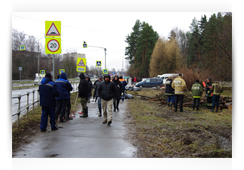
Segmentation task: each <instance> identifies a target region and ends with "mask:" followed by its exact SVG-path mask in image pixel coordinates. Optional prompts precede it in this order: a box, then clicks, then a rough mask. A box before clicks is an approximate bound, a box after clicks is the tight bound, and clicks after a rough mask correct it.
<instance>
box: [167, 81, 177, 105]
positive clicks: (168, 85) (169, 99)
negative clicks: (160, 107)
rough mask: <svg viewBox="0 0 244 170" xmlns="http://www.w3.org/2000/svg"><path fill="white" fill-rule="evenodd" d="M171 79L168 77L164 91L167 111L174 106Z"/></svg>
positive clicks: (173, 90)
mask: <svg viewBox="0 0 244 170" xmlns="http://www.w3.org/2000/svg"><path fill="white" fill-rule="evenodd" d="M172 81H173V80H172V77H169V78H168V79H167V81H166V83H165V84H166V89H165V96H168V100H167V104H168V109H172V106H174V102H175V94H174V92H175V89H173V88H172V86H171V85H172Z"/></svg>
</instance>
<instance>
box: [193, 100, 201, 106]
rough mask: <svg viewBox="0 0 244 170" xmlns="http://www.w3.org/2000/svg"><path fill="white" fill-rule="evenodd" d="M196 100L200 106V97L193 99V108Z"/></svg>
mask: <svg viewBox="0 0 244 170" xmlns="http://www.w3.org/2000/svg"><path fill="white" fill-rule="evenodd" d="M196 102H197V108H199V103H200V98H194V99H193V108H195V104H196Z"/></svg>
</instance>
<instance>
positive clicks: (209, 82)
mask: <svg viewBox="0 0 244 170" xmlns="http://www.w3.org/2000/svg"><path fill="white" fill-rule="evenodd" d="M211 87H212V81H211V78H207V84H206V96H207V108H208V109H211V108H212V95H211V91H210V88H211Z"/></svg>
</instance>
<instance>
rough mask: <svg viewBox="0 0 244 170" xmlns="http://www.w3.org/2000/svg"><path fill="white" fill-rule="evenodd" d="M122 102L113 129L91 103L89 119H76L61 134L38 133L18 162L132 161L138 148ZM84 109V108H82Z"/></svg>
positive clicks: (65, 126) (60, 130)
mask: <svg viewBox="0 0 244 170" xmlns="http://www.w3.org/2000/svg"><path fill="white" fill-rule="evenodd" d="M128 102H129V100H126V101H124V102H120V107H119V108H120V110H119V111H116V112H113V121H112V124H111V125H110V126H108V125H107V124H102V121H103V117H98V114H99V111H98V108H97V103H95V102H91V103H88V108H89V109H88V115H89V117H88V118H80V117H79V116H80V114H78V111H80V110H81V109H80V108H79V110H78V111H76V117H75V118H74V119H73V120H70V121H69V122H65V123H60V124H59V126H62V127H63V128H59V130H57V131H50V126H48V128H47V132H37V134H36V135H35V136H34V137H32V139H31V140H32V142H31V143H29V144H26V145H25V146H23V147H21V148H20V151H18V152H16V153H15V154H14V156H13V157H14V158H48V157H56V158H131V157H134V155H135V152H136V148H135V147H134V146H133V145H132V144H131V143H130V140H133V139H132V138H133V136H132V135H131V134H129V132H130V129H129V127H128V125H127V124H126V121H127V116H126V105H127V104H128ZM79 107H80V104H79Z"/></svg>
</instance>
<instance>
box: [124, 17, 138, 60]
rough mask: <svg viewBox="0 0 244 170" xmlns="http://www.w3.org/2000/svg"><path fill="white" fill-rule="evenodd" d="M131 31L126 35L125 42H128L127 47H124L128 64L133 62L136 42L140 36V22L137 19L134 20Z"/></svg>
mask: <svg viewBox="0 0 244 170" xmlns="http://www.w3.org/2000/svg"><path fill="white" fill-rule="evenodd" d="M132 29H133V32H132V33H130V35H127V37H126V40H125V42H126V43H128V47H126V48H125V55H126V56H128V57H126V59H128V60H129V63H130V64H134V62H135V54H136V52H137V43H138V39H139V37H140V30H141V23H140V21H139V20H136V23H135V25H134V27H133V28H132Z"/></svg>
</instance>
